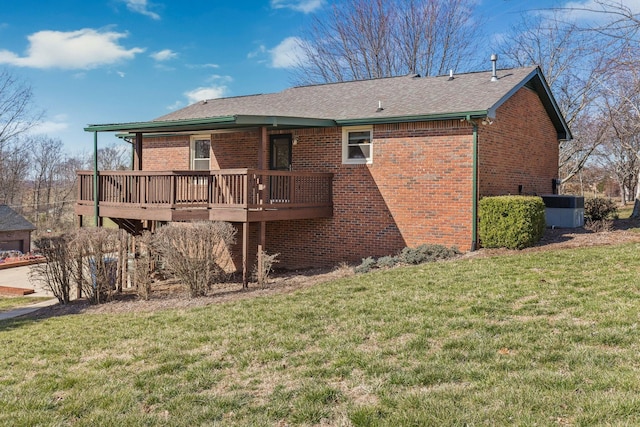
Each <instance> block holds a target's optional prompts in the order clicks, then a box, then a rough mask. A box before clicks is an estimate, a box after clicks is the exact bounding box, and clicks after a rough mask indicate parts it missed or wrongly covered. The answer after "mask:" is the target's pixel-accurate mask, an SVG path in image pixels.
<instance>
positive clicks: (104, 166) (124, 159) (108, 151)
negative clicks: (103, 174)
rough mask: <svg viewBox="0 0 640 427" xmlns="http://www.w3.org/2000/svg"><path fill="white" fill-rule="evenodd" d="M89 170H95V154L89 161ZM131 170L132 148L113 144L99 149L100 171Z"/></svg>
mask: <svg viewBox="0 0 640 427" xmlns="http://www.w3.org/2000/svg"><path fill="white" fill-rule="evenodd" d="M87 164H88V165H90V166H89V169H93V154H91V156H90V157H89V158H88V159H87ZM130 168H131V146H130V145H129V144H124V145H118V144H112V145H110V146H108V147H103V148H99V149H98V169H99V170H112V171H114V170H127V169H130Z"/></svg>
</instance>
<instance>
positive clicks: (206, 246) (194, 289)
mask: <svg viewBox="0 0 640 427" xmlns="http://www.w3.org/2000/svg"><path fill="white" fill-rule="evenodd" d="M235 235H236V229H235V228H234V227H233V226H232V225H231V224H229V223H227V222H212V221H202V222H194V223H188V224H180V223H171V224H169V225H166V226H164V227H161V228H159V229H158V230H157V231H156V234H155V236H154V239H153V247H154V248H155V250H156V251H157V252H158V253H159V254H160V256H161V259H162V263H163V265H164V267H165V269H166V270H167V272H169V273H170V274H172V275H173V276H175V277H177V278H179V279H180V280H182V282H183V283H184V284H185V285H186V286H187V287H188V288H189V294H190V296H191V297H197V296H203V295H206V293H207V291H208V290H210V289H211V286H212V285H213V284H215V283H217V282H220V281H221V280H222V278H223V277H224V276H225V275H226V274H227V272H228V270H229V269H230V267H231V266H230V262H231V260H230V257H229V252H230V246H231V244H233V243H234V242H235Z"/></svg>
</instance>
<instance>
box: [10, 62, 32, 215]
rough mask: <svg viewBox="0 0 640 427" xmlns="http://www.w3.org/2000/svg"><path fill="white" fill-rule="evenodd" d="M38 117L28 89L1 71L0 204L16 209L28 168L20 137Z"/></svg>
mask: <svg viewBox="0 0 640 427" xmlns="http://www.w3.org/2000/svg"><path fill="white" fill-rule="evenodd" d="M40 117H41V114H40V113H38V112H36V110H35V109H34V107H33V94H32V92H31V88H30V87H29V86H28V85H27V84H25V83H24V82H23V81H21V80H19V79H17V78H16V77H14V76H13V75H11V74H10V73H9V72H8V71H6V70H0V201H4V202H6V203H9V204H11V205H19V204H21V202H22V200H21V198H22V194H21V192H22V190H23V186H24V184H25V177H26V176H27V170H28V167H29V160H28V158H29V155H30V154H31V153H30V147H29V142H28V141H27V140H24V139H21V138H20V137H21V135H23V134H24V133H25V132H27V131H28V130H29V129H31V128H32V127H33V126H34V125H35V124H36V123H37V122H38V120H39V119H40Z"/></svg>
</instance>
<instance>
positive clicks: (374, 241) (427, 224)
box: [266, 121, 472, 267]
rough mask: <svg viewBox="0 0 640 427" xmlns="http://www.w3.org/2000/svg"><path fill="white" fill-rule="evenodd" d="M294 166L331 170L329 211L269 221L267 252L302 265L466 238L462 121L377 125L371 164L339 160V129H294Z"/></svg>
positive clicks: (467, 141)
mask: <svg viewBox="0 0 640 427" xmlns="http://www.w3.org/2000/svg"><path fill="white" fill-rule="evenodd" d="M296 136H297V137H298V141H299V142H298V145H296V146H295V147H294V148H293V162H292V167H293V170H312V171H326V172H332V173H334V181H333V200H334V216H333V217H332V218H327V219H317V220H302V221H287V222H277V221H276V222H270V223H268V224H267V248H266V249H267V252H269V253H280V259H281V260H282V264H283V265H287V266H294V267H303V266H312V265H336V264H338V263H340V262H341V261H360V260H361V259H362V258H364V257H367V256H376V257H377V256H382V255H390V254H395V253H397V252H398V251H399V250H401V249H402V248H404V247H405V246H417V245H419V244H422V243H441V244H445V245H448V246H452V245H455V246H458V247H459V248H460V249H462V250H468V249H469V248H470V243H471V194H472V188H471V186H472V181H471V168H472V157H471V156H472V146H471V144H472V137H471V127H470V126H468V125H466V124H464V123H461V122H459V121H446V122H428V123H403V124H390V125H377V126H375V127H374V136H373V137H374V141H373V159H374V160H373V164H371V165H343V164H342V130H341V128H330V129H312V130H303V131H296Z"/></svg>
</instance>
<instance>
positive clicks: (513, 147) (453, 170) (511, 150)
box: [143, 88, 558, 268]
mask: <svg viewBox="0 0 640 427" xmlns="http://www.w3.org/2000/svg"><path fill="white" fill-rule="evenodd" d="M478 132H479V137H478V144H479V153H478V157H479V181H478V182H479V194H480V195H494V194H517V193H518V185H522V193H524V194H533V193H536V194H542V193H550V192H551V179H552V178H555V177H556V176H557V167H558V141H557V138H556V131H555V128H554V127H553V125H552V123H551V121H550V120H549V118H548V117H547V115H546V113H545V111H544V108H543V106H542V104H541V102H540V100H539V98H538V96H537V95H536V94H535V93H534V92H532V91H530V90H529V89H525V88H523V89H521V90H520V91H518V92H517V93H516V94H515V95H514V96H513V97H512V98H511V99H509V100H508V101H507V102H506V103H505V104H504V105H503V106H501V107H500V108H499V109H498V111H497V118H496V120H495V122H494V123H493V124H492V125H486V126H483V125H480V126H478ZM274 133H282V134H285V133H290V134H293V135H295V137H296V138H297V139H298V144H297V145H296V146H294V147H293V153H292V169H293V170H294V171H314V172H332V173H333V174H334V181H333V200H334V216H333V217H332V218H326V219H315V220H298V221H273V222H268V223H267V225H266V227H267V228H266V236H267V240H266V242H267V244H266V251H267V252H268V253H280V256H279V259H280V264H278V267H287V268H300V267H308V266H332V265H337V264H339V263H340V262H342V261H351V262H354V261H355V262H357V261H360V260H361V259H362V258H364V257H367V256H375V257H378V256H382V255H389V254H395V253H397V252H398V251H399V250H401V249H402V248H403V247H405V246H411V247H413V246H417V245H419V244H422V243H440V244H444V245H447V246H457V247H458V248H459V249H460V250H463V251H467V250H469V249H470V248H471V238H472V236H471V232H472V185H473V181H472V170H473V159H472V149H473V147H472V144H473V138H472V127H471V126H470V125H469V124H467V123H466V122H461V121H459V120H449V121H439V122H416V123H399V124H385V125H376V126H375V127H374V135H373V138H374V140H373V159H374V160H373V164H371V165H343V164H342V129H341V128H338V127H335V128H318V129H298V130H293V131H291V130H289V131H277V132H274ZM259 140H260V134H259V131H246V132H234V133H216V134H213V135H212V157H211V168H212V169H218V168H220V169H226V168H257V167H258V147H259ZM144 150H145V151H144V157H143V162H144V163H143V168H144V169H146V170H170V169H188V166H189V164H188V163H189V137H188V136H177V137H162V138H153V139H151V138H148V139H145V141H144ZM235 225H236V227H237V228H238V242H239V243H238V244H237V245H236V247H235V248H234V260H235V261H236V265H237V266H238V267H239V266H240V265H241V247H242V245H241V242H242V225H241V224H235ZM258 227H259V224H251V225H250V236H251V237H250V255H249V256H250V259H249V261H250V263H251V264H253V262H254V260H255V253H256V246H257V235H258Z"/></svg>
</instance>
